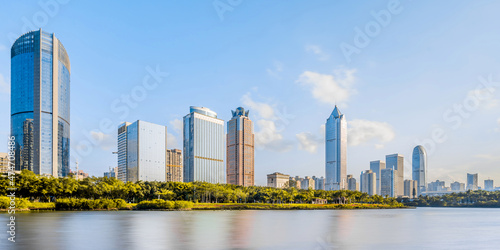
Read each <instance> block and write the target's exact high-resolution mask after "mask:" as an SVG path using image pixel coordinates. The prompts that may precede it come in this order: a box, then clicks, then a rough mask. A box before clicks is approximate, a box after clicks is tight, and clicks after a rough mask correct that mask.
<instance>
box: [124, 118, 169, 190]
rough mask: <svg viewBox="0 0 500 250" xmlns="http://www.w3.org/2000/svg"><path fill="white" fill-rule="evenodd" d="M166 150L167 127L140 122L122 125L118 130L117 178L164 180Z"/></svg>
mask: <svg viewBox="0 0 500 250" xmlns="http://www.w3.org/2000/svg"><path fill="white" fill-rule="evenodd" d="M124 133H125V134H124ZM166 147H167V127H165V126H162V125H158V124H153V123H149V122H145V121H141V120H138V121H136V122H134V123H128V122H126V123H122V124H121V125H120V126H119V127H118V178H119V179H120V180H125V181H131V182H137V181H165V166H166Z"/></svg>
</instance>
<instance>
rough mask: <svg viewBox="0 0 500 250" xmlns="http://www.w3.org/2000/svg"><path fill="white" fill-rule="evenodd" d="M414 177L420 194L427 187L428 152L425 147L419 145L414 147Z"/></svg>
mask: <svg viewBox="0 0 500 250" xmlns="http://www.w3.org/2000/svg"><path fill="white" fill-rule="evenodd" d="M412 170H413V173H412V179H413V180H414V181H417V186H418V190H417V192H418V194H421V193H422V192H425V191H426V187H427V180H426V176H427V153H426V152H425V149H424V147H422V146H420V145H418V146H416V147H415V148H414V149H413V155H412Z"/></svg>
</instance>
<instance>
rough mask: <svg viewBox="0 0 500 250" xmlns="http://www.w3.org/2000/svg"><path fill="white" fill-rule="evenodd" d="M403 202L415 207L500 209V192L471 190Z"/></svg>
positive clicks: (421, 197)
mask: <svg viewBox="0 0 500 250" xmlns="http://www.w3.org/2000/svg"><path fill="white" fill-rule="evenodd" d="M401 202H403V203H404V204H405V205H408V206H415V207H500V191H484V190H477V191H471V190H469V191H466V192H461V193H451V194H445V195H442V196H420V197H419V198H418V199H413V200H410V199H403V200H401Z"/></svg>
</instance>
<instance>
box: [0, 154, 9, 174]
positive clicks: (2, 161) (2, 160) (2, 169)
mask: <svg viewBox="0 0 500 250" xmlns="http://www.w3.org/2000/svg"><path fill="white" fill-rule="evenodd" d="M7 172H9V154H7V153H0V173H7Z"/></svg>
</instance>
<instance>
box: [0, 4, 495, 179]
mask: <svg viewBox="0 0 500 250" xmlns="http://www.w3.org/2000/svg"><path fill="white" fill-rule="evenodd" d="M499 9H500V2H496V1H469V2H467V1H439V2H436V1H403V0H401V1H365V2H348V1H307V2H306V1H286V2H285V1H245V0H241V1H236V0H233V1H229V0H220V1H197V2H196V3H193V2H191V3H187V2H185V1H176V2H174V1H168V2H167V1H146V2H141V3H138V2H137V3H127V4H124V2H122V1H114V2H107V3H103V2H102V1H74V0H73V1H68V0H59V1H56V0H41V1H40V2H38V1H9V2H4V3H3V4H2V8H1V10H0V14H1V17H2V22H0V34H1V35H0V103H1V105H2V107H3V108H2V109H0V117H1V121H3V122H1V123H0V136H3V137H4V138H5V140H4V141H5V142H6V141H7V136H8V134H9V127H10V92H9V91H10V90H9V89H10V50H9V48H10V46H11V44H12V42H13V40H12V39H15V38H17V37H18V36H20V35H21V34H23V33H24V32H26V31H27V30H31V29H32V28H33V27H34V28H39V27H41V28H42V29H44V30H46V31H48V32H54V33H55V34H56V36H57V37H58V38H59V39H60V41H61V42H62V43H63V44H64V46H65V48H66V50H67V51H68V54H69V57H70V61H71V146H72V150H73V152H72V157H73V159H72V164H71V166H72V168H73V167H74V161H75V159H74V158H75V157H78V160H79V162H80V169H83V170H84V171H86V172H88V173H90V174H91V175H96V176H102V174H103V172H104V171H107V169H108V168H109V167H110V166H116V155H113V154H112V152H113V151H116V127H117V126H118V124H119V123H121V122H122V121H130V122H133V121H135V120H137V119H140V120H145V121H149V122H153V123H158V124H162V125H166V126H167V127H168V131H169V147H175V148H181V147H182V145H181V141H182V134H181V133H180V130H179V124H181V121H182V117H183V116H184V115H185V114H186V113H187V112H189V106H191V105H195V106H205V107H208V108H210V109H212V110H214V111H216V112H217V113H218V115H219V118H221V119H224V120H226V121H227V120H228V119H229V118H230V115H231V112H230V111H231V109H233V110H234V109H235V108H236V107H238V106H243V107H244V108H247V109H249V110H250V117H251V119H252V120H253V121H254V123H255V131H256V142H257V151H256V166H255V169H256V170H255V174H256V176H255V179H256V183H257V184H258V185H265V181H266V174H268V173H272V172H274V171H279V172H283V173H287V174H291V175H299V176H305V175H308V176H312V175H316V176H323V175H324V135H323V132H322V125H324V123H325V122H326V119H327V118H328V116H329V115H330V113H331V111H332V110H333V107H334V105H335V104H337V105H338V106H339V108H340V110H341V111H342V112H343V113H344V114H345V115H346V117H347V121H348V127H349V136H348V137H349V139H348V140H349V147H348V173H349V174H354V176H355V177H356V178H359V174H360V172H361V171H362V170H366V169H368V168H369V161H371V160H384V158H385V155H387V154H393V153H400V154H403V155H404V156H405V159H406V163H405V178H411V153H412V149H413V147H415V146H416V145H417V144H418V143H423V144H424V146H425V147H426V148H427V150H428V153H429V159H428V161H429V170H428V175H429V180H431V181H433V180H436V179H440V180H445V181H446V183H447V185H449V183H450V182H451V181H455V180H457V181H461V182H465V179H466V173H467V172H470V173H476V172H477V173H479V179H480V185H481V186H482V185H483V182H482V180H483V179H487V178H488V177H490V178H492V179H494V180H496V181H497V182H500V171H499V170H498V167H499V166H500V156H499V155H500V154H499V152H500V144H499V143H498V141H499V139H500V112H499V111H500V101H499V100H500V94H499V92H500V72H499V71H500V70H499V69H500V63H499V60H498V58H500V45H499V44H500V43H499V41H500V33H499V32H498V30H500V20H499V19H500V16H498V10H499ZM346 48H348V49H346ZM151 72H153V73H151ZM154 72H156V73H154ZM145 79H146V80H145ZM6 148H7V147H6V143H4V144H2V145H0V151H6Z"/></svg>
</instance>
